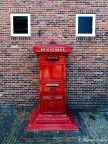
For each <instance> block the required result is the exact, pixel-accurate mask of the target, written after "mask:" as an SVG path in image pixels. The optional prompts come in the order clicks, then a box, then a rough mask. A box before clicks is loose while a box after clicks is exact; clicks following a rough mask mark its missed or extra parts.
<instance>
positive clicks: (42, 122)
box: [27, 108, 79, 131]
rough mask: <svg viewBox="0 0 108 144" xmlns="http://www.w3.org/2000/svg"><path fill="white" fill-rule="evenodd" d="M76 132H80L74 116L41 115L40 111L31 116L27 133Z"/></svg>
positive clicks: (69, 114) (69, 113)
mask: <svg viewBox="0 0 108 144" xmlns="http://www.w3.org/2000/svg"><path fill="white" fill-rule="evenodd" d="M68 130H70V131H74V130H79V128H78V125H77V123H76V121H75V118H74V116H73V114H72V113H71V112H70V111H69V110H68V111H67V113H66V114H54V115H52V114H50V115H48V114H40V109H39V108H38V109H37V110H34V112H33V113H32V115H31V118H30V121H29V124H28V127H27V131H68Z"/></svg>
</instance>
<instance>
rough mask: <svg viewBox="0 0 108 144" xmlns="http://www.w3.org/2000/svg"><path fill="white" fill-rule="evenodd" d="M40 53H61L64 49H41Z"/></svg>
mask: <svg viewBox="0 0 108 144" xmlns="http://www.w3.org/2000/svg"><path fill="white" fill-rule="evenodd" d="M41 51H45V52H46V51H47V52H49V51H52V52H63V51H64V48H41Z"/></svg>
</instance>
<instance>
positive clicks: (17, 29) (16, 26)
mask: <svg viewBox="0 0 108 144" xmlns="http://www.w3.org/2000/svg"><path fill="white" fill-rule="evenodd" d="M10 18H11V36H30V35H31V33H30V14H10Z"/></svg>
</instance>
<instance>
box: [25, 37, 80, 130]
mask: <svg viewBox="0 0 108 144" xmlns="http://www.w3.org/2000/svg"><path fill="white" fill-rule="evenodd" d="M33 52H34V53H37V54H38V55H39V64H40V107H39V108H38V109H36V110H34V112H33V114H32V115H31V118H30V121H29V124H28V127H27V131H53V130H78V126H77V123H76V121H75V118H74V116H73V114H72V113H71V112H70V111H69V110H66V56H67V55H68V54H69V53H71V52H72V48H71V47H70V46H66V45H59V44H57V43H56V42H55V41H54V40H52V41H51V42H50V43H49V44H46V45H37V46H35V47H33Z"/></svg>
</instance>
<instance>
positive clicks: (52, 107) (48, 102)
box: [42, 96, 63, 114]
mask: <svg viewBox="0 0 108 144" xmlns="http://www.w3.org/2000/svg"><path fill="white" fill-rule="evenodd" d="M42 113H47V114H50V113H63V98H62V96H58V97H55V98H54V97H53V98H52V97H49V98H48V97H46V98H44V99H43V104H42Z"/></svg>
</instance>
